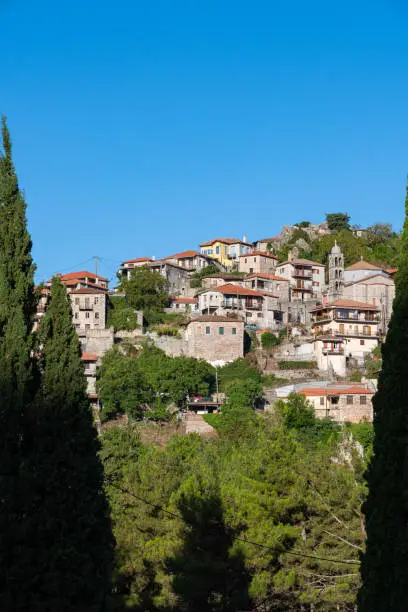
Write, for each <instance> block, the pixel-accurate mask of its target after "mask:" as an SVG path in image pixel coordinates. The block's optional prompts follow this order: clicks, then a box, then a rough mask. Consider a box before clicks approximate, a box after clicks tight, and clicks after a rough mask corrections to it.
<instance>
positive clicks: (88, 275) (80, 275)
mask: <svg viewBox="0 0 408 612" xmlns="http://www.w3.org/2000/svg"><path fill="white" fill-rule="evenodd" d="M60 278H61V280H70V279H71V278H79V279H81V280H83V279H85V278H99V280H101V281H105V282H108V279H107V278H104V277H103V276H100V275H99V274H95V273H94V272H88V271H87V270H81V271H80V272H69V273H68V274H62V276H61V277H60Z"/></svg>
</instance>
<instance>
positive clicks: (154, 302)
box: [120, 266, 169, 323]
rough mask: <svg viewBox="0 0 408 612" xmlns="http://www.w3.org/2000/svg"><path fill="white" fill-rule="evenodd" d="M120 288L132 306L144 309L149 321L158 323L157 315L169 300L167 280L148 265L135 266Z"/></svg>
mask: <svg viewBox="0 0 408 612" xmlns="http://www.w3.org/2000/svg"><path fill="white" fill-rule="evenodd" d="M120 290H121V291H123V292H124V294H125V296H126V300H127V302H128V305H129V306H130V307H132V308H135V309H136V310H142V311H143V315H144V317H145V319H146V321H147V322H148V323H156V321H157V315H158V314H159V313H161V312H163V308H164V307H165V306H166V304H167V303H168V301H169V295H168V282H167V280H166V279H165V278H164V277H163V276H162V275H161V274H160V272H157V271H156V270H150V269H149V268H148V267H147V266H141V267H139V268H134V269H133V270H132V272H131V274H130V278H129V279H126V278H122V279H121V282H120Z"/></svg>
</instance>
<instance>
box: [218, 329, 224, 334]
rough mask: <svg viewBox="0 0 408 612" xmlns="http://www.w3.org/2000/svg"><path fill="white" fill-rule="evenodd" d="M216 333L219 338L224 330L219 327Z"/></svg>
mask: <svg viewBox="0 0 408 612" xmlns="http://www.w3.org/2000/svg"><path fill="white" fill-rule="evenodd" d="M218 333H219V335H220V336H222V335H223V334H224V328H223V327H219V328H218Z"/></svg>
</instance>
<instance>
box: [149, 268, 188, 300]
mask: <svg viewBox="0 0 408 612" xmlns="http://www.w3.org/2000/svg"><path fill="white" fill-rule="evenodd" d="M149 269H150V270H154V271H156V272H159V274H161V275H162V276H163V278H165V279H166V280H167V282H168V293H169V295H171V296H184V297H194V290H193V289H191V288H190V274H189V271H188V270H186V269H184V268H182V267H181V266H178V265H176V264H173V263H170V262H169V261H167V260H165V259H158V260H157V261H153V262H151V263H150V264H149Z"/></svg>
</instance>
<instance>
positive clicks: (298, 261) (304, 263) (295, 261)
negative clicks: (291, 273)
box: [278, 257, 325, 268]
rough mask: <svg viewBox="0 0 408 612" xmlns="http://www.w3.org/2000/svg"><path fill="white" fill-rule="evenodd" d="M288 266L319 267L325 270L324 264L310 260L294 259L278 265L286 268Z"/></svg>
mask: <svg viewBox="0 0 408 612" xmlns="http://www.w3.org/2000/svg"><path fill="white" fill-rule="evenodd" d="M286 264H293V265H294V266H319V267H320V268H324V267H325V266H324V264H321V263H318V262H317V261H311V260H310V259H302V258H301V259H297V258H296V257H294V258H293V259H290V260H289V259H288V260H287V261H282V262H279V263H278V266H284V265H286Z"/></svg>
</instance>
